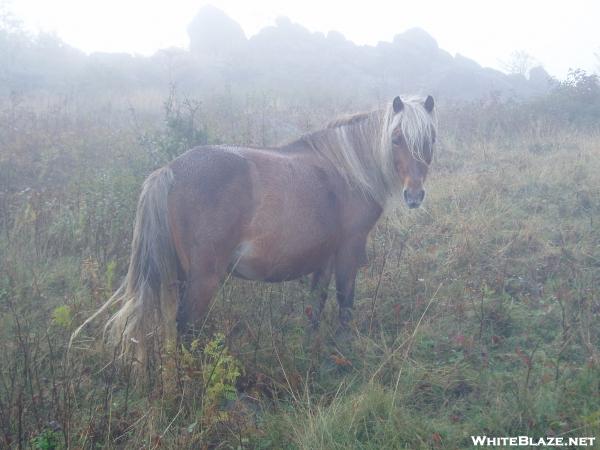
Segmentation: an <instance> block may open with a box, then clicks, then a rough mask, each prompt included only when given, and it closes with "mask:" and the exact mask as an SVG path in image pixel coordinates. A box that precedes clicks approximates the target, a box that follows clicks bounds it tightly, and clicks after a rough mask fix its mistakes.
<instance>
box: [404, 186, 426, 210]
mask: <svg viewBox="0 0 600 450" xmlns="http://www.w3.org/2000/svg"><path fill="white" fill-rule="evenodd" d="M403 194H404V201H405V202H406V206H408V207H409V208H410V209H415V208H418V207H419V206H421V204H422V203H423V200H424V199H425V191H424V190H423V189H420V190H418V191H414V190H412V189H404V193H403Z"/></svg>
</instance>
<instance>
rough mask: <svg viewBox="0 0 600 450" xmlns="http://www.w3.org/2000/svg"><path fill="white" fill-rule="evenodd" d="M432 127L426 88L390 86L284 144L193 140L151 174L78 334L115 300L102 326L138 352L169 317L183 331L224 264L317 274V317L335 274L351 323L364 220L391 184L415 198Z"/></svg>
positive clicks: (250, 273)
mask: <svg viewBox="0 0 600 450" xmlns="http://www.w3.org/2000/svg"><path fill="white" fill-rule="evenodd" d="M435 136H436V120H435V114H434V102H433V98H432V97H431V96H428V97H427V99H425V100H424V101H422V100H418V99H409V100H405V101H402V100H401V99H400V97H396V98H394V100H393V102H392V103H391V104H389V105H388V106H387V107H386V108H385V109H384V110H378V111H373V112H369V113H362V114H356V115H353V116H349V117H347V118H344V119H340V120H337V121H335V122H332V123H331V124H330V125H329V126H328V127H327V128H325V129H323V130H319V131H316V132H314V133H311V134H308V135H305V136H303V137H301V138H300V139H298V140H296V141H294V142H292V143H290V144H287V145H284V146H282V147H279V148H274V149H265V148H250V147H231V146H204V147H197V148H194V149H192V150H189V151H188V152H186V153H184V154H183V155H181V156H179V157H178V158H176V159H175V160H173V161H172V162H171V163H170V164H169V165H167V166H165V167H162V168H161V169H158V170H157V171H155V172H154V173H152V174H151V175H150V176H149V177H148V178H147V179H146V181H145V183H144V186H143V190H142V193H141V195H140V199H139V203H138V207H137V215H136V221H135V229H134V233H133V242H132V252H131V260H130V264H129V270H128V273H127V277H126V279H125V281H124V282H123V284H122V285H121V287H120V288H119V290H118V291H117V292H116V293H115V294H114V295H113V296H112V297H111V299H110V300H108V302H107V303H106V304H105V305H104V306H102V308H100V310H98V311H97V312H96V313H95V314H94V315H93V316H92V317H90V318H89V319H88V320H87V321H86V322H84V324H83V325H81V327H79V328H78V330H77V331H76V332H75V333H74V335H73V337H75V335H76V334H77V333H78V332H79V331H80V330H81V328H83V326H84V325H85V324H87V323H88V322H90V321H91V320H92V319H93V318H94V317H96V316H97V315H98V314H100V313H101V312H102V311H105V310H106V309H107V308H109V307H110V306H111V305H113V304H119V305H120V309H119V310H118V311H117V313H116V314H114V315H113V316H112V317H111V318H110V320H109V321H108V323H107V324H106V330H107V331H108V332H109V337H110V338H111V339H112V341H113V343H121V345H122V346H123V350H126V349H127V348H128V347H130V346H131V345H134V346H135V349H136V351H135V353H136V354H143V353H144V352H145V351H146V350H147V348H146V346H147V343H148V340H149V339H150V338H152V337H153V336H157V335H158V336H159V337H161V338H164V337H174V336H175V323H176V324H177V331H178V332H179V333H182V332H184V331H186V330H187V329H188V327H189V326H191V325H194V324H199V322H200V321H201V320H203V319H204V318H205V317H206V313H207V309H208V307H209V305H210V302H211V299H212V298H213V296H214V295H215V292H216V290H217V288H218V286H219V284H220V282H221V281H222V280H223V278H224V276H226V275H227V274H232V275H234V276H237V277H240V278H245V279H248V280H262V281H270V282H279V281H285V280H292V279H295V278H298V277H301V276H303V275H308V274H313V279H312V290H313V291H314V297H315V301H314V305H313V310H312V311H313V312H312V324H313V326H314V327H317V326H318V323H319V316H320V313H321V310H322V309H323V306H324V303H325V300H326V298H327V289H328V286H329V282H330V279H331V276H332V274H334V273H335V282H336V292H337V300H338V303H339V318H340V321H341V323H342V324H343V325H347V324H348V321H349V320H350V319H351V310H352V307H353V299H354V284H355V279H356V274H357V271H358V268H359V267H360V266H361V265H364V264H365V263H366V252H365V245H366V241H367V236H368V234H369V231H370V230H371V229H372V228H373V226H374V225H375V223H376V222H377V220H378V219H379V217H380V215H381V214H382V212H383V210H384V208H385V207H386V205H388V204H389V200H390V198H391V197H393V196H394V195H396V194H399V193H402V195H403V196H404V200H405V201H406V204H407V205H408V207H409V208H416V207H418V206H420V204H421V202H422V201H423V198H424V196H425V191H424V190H423V183H424V181H425V177H426V175H427V169H428V166H429V164H430V163H431V159H432V153H433V145H434V143H435ZM181 286H185V287H184V288H183V289H181ZM167 330H169V331H167ZM71 340H73V338H71Z"/></svg>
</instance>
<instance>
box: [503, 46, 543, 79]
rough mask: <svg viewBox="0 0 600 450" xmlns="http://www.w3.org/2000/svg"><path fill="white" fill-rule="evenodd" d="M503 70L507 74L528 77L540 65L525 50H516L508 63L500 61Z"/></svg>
mask: <svg viewBox="0 0 600 450" xmlns="http://www.w3.org/2000/svg"><path fill="white" fill-rule="evenodd" d="M500 65H501V67H502V69H504V70H505V71H506V72H508V73H511V74H516V75H523V76H524V77H527V75H528V74H529V71H530V70H531V69H532V68H533V67H535V66H537V65H539V64H538V62H537V61H536V59H535V58H534V57H533V56H531V55H530V54H529V53H527V52H526V51H525V50H515V51H514V52H512V53H511V54H510V56H509V58H508V60H506V61H500Z"/></svg>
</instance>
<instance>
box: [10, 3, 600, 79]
mask: <svg viewBox="0 0 600 450" xmlns="http://www.w3.org/2000/svg"><path fill="white" fill-rule="evenodd" d="M205 4H206V2H203V1H196V0H176V1H170V2H147V1H143V0H132V1H127V2H123V1H118V0H105V1H103V2H91V1H85V2H83V1H77V0H55V1H52V2H47V1H43V0H19V1H18V2H14V1H13V2H8V3H6V2H5V5H7V7H8V9H9V10H12V11H13V12H14V14H15V16H17V17H18V18H19V19H21V20H22V22H23V25H24V27H25V28H26V29H28V30H31V31H39V30H42V31H48V32H54V33H56V34H57V35H58V37H60V38H61V39H62V40H64V41H65V42H67V43H68V44H70V45H72V46H74V47H76V48H79V49H82V50H83V51H85V52H87V53H91V52H98V51H103V52H128V53H138V54H142V55H150V54H153V53H154V52H156V51H157V50H158V49H161V48H166V47H171V46H177V47H186V46H187V44H188V38H187V34H186V27H187V25H188V23H189V22H190V20H191V18H192V17H193V16H194V14H195V13H196V12H197V11H198V10H199V9H200V8H201V7H202V6H203V5H205ZM210 4H212V5H214V6H216V7H217V8H219V9H221V10H223V11H224V12H225V13H226V14H227V15H229V16H230V17H231V18H232V19H233V20H235V21H236V22H238V23H239V24H240V25H241V27H242V29H243V30H244V32H245V34H246V36H247V37H251V36H253V35H255V34H256V33H257V32H258V31H259V30H260V29H262V28H263V27H265V26H268V25H272V24H273V23H274V21H275V19H276V18H277V17H279V16H286V17H288V18H290V19H291V20H292V21H294V22H297V23H299V24H301V25H303V26H304V27H306V28H308V29H309V30H310V31H313V32H322V33H325V34H326V33H327V32H328V31H330V30H336V31H338V32H340V33H342V34H343V35H344V36H345V37H346V38H347V39H349V40H351V41H353V42H354V43H356V44H361V45H364V44H368V45H375V44H377V42H379V41H391V40H392V38H393V37H394V35H396V34H398V33H401V32H403V31H405V30H407V29H409V28H413V27H420V28H422V29H424V30H425V31H427V32H428V33H429V34H431V35H432V36H433V37H434V38H435V39H436V40H437V41H438V43H439V45H440V47H441V48H443V49H444V50H447V51H449V52H450V53H451V54H453V55H454V54H456V53H459V54H461V55H464V56H467V57H469V58H471V59H474V60H475V61H477V62H478V63H480V64H481V65H483V66H486V67H492V68H496V69H501V70H506V62H507V61H509V60H510V58H511V54H512V53H513V52H515V51H522V52H526V53H527V54H529V55H531V56H532V57H533V58H534V59H535V60H536V61H537V62H538V63H539V64H541V65H542V66H544V68H545V69H546V70H547V71H548V73H550V74H551V75H553V76H555V77H558V78H563V77H564V76H565V75H566V73H567V71H568V69H569V68H582V69H584V70H587V71H588V72H590V71H594V70H596V71H598V64H599V63H598V57H597V56H595V53H597V52H599V51H600V33H599V32H598V28H597V18H598V17H600V2H596V1H593V0H573V1H570V2H568V3H565V2H547V1H542V0H536V1H527V2H523V1H518V0H503V1H486V2H481V1H469V0H458V1H452V2H449V1H434V0H425V1H419V2H400V1H396V2H389V1H382V0H373V1H369V2H346V1H341V0H333V1H329V2H322V1H317V0H307V1H303V2H291V1H280V0H256V1H253V2H245V1H241V0H213V1H212V2H210Z"/></svg>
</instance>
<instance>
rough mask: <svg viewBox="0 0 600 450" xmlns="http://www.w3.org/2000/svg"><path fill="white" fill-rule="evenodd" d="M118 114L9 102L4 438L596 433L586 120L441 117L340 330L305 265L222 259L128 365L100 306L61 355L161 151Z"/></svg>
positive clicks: (94, 296) (457, 441) (597, 178)
mask: <svg viewBox="0 0 600 450" xmlns="http://www.w3.org/2000/svg"><path fill="white" fill-rule="evenodd" d="M111 114H113V113H110V111H109V112H107V111H103V112H102V114H100V113H98V115H96V116H95V115H93V114H90V115H89V116H83V117H82V116H81V115H79V114H77V113H76V112H73V111H63V110H61V111H59V112H58V113H56V114H53V113H52V111H51V109H49V110H48V111H44V112H33V111H31V110H29V109H27V108H24V107H23V108H14V107H13V108H8V107H7V108H5V109H3V111H2V119H3V120H2V122H0V123H2V124H4V125H2V127H3V128H2V130H1V133H0V135H1V137H2V142H3V143H4V145H3V150H2V154H1V155H0V163H1V167H2V172H1V173H0V174H1V175H2V181H1V182H0V183H1V184H2V187H3V192H5V194H3V197H1V198H0V214H1V217H0V219H1V222H0V225H1V226H2V229H0V232H1V233H0V269H1V271H0V448H36V449H58V448H66V447H68V448H132V449H134V448H136V449H137V448H234V449H238V448H299V449H337V448H339V449H354V448H357V449H380V448H407V449H421V448H424V449H462V448H471V447H472V443H471V439H470V436H471V435H487V436H519V435H527V436H532V437H545V436H565V437H569V436H597V437H599V438H600V226H599V225H600V224H599V222H600V214H599V213H600V136H598V135H595V134H593V133H587V132H578V131H573V130H571V129H567V128H565V129H561V128H556V127H546V128H544V127H542V126H540V127H534V126H532V127H530V128H526V129H525V130H522V131H519V132H518V133H517V132H515V133H513V134H510V135H508V134H507V135H506V136H504V135H503V134H501V133H500V134H499V133H493V132H489V133H483V134H481V135H476V134H473V135H465V134H461V132H460V130H459V129H458V128H456V127H455V128H452V129H446V130H444V121H443V120H441V123H440V128H441V130H442V136H441V139H440V146H439V149H438V153H437V156H436V161H435V162H434V166H433V169H432V171H431V174H430V178H429V180H428V182H427V186H426V187H427V199H426V202H425V206H424V208H422V209H420V210H416V211H409V210H407V209H406V208H405V207H403V206H402V205H400V206H399V207H398V208H396V209H394V210H392V211H391V212H390V213H389V214H388V216H387V217H385V218H384V219H382V220H381V222H380V223H379V225H378V226H377V228H376V230H374V232H373V233H372V235H371V239H370V242H369V257H370V262H369V265H368V266H367V267H365V268H364V269H363V270H362V271H361V273H360V275H359V279H358V283H357V293H356V300H355V313H354V321H353V323H352V331H353V335H352V337H351V338H350V339H348V336H345V337H340V335H339V334H338V333H337V330H336V326H337V305H336V304H335V303H336V302H335V300H334V299H333V298H332V297H333V292H330V294H331V295H330V299H329V302H328V305H327V308H326V311H325V314H324V316H325V317H324V320H323V323H322V327H321V329H320V330H319V333H318V335H316V336H309V335H308V334H307V332H306V325H307V318H306V313H305V308H306V306H307V305H308V304H309V293H308V287H307V283H306V282H289V283H284V284H260V283H249V282H241V281H237V280H233V279H229V280H226V282H225V283H224V285H223V287H222V288H221V290H220V292H219V295H218V297H217V299H216V300H215V302H214V307H213V309H212V310H211V313H210V319H209V320H208V323H207V326H206V327H205V328H204V329H203V330H202V332H201V333H200V334H199V336H198V339H197V340H196V341H194V342H192V343H190V344H189V345H187V346H186V347H184V348H179V349H175V348H174V346H173V344H172V343H167V344H166V345H165V347H164V349H163V351H162V352H161V355H160V358H159V359H158V360H157V367H156V370H155V371H154V373H153V374H152V376H151V377H150V379H148V380H146V381H145V382H139V378H140V377H139V374H137V373H135V372H132V370H131V364H129V363H128V362H127V361H125V362H121V363H120V364H114V361H115V358H114V355H113V354H112V353H111V351H110V349H102V348H101V346H99V345H98V343H99V341H100V337H99V336H100V334H101V324H100V323H98V324H96V326H95V327H92V328H91V329H89V330H86V333H85V335H84V336H83V337H81V338H79V339H78V341H77V342H76V344H75V347H74V348H73V350H72V351H71V354H70V355H69V356H67V353H66V349H67V343H68V339H69V336H70V333H71V332H72V330H73V329H74V328H75V327H76V326H77V325H78V324H79V323H81V322H82V321H83V320H84V319H85V318H86V317H87V316H88V315H89V314H90V313H91V312H92V311H94V310H95V309H96V308H97V307H98V306H99V305H100V304H102V303H103V302H104V301H105V300H106V299H107V298H108V296H109V295H110V294H111V292H112V291H113V290H114V289H115V288H116V286H117V285H118V283H119V282H120V279H121V277H122V276H123V275H124V272H125V268H126V264H127V259H128V250H129V248H128V247H129V241H130V235H131V227H132V221H133V214H134V205H135V202H136V200H137V195H138V193H139V189H140V186H141V182H142V181H143V179H144V177H145V176H146V175H147V174H148V173H149V172H150V170H151V168H152V167H155V166H156V165H157V164H159V163H161V159H160V158H161V157H163V158H164V156H161V157H157V155H156V154H155V153H153V152H152V151H149V150H148V149H154V148H165V145H164V141H163V140H161V139H160V136H159V135H156V134H152V133H153V132H150V131H147V132H146V131H144V133H142V134H141V133H140V131H139V129H138V128H136V127H135V126H133V125H131V126H130V124H129V123H126V122H127V121H122V120H119V119H118V118H115V117H114V114H113V115H111ZM442 119H443V116H442ZM157 136H159V137H157ZM163 137H164V136H163ZM149 142H150V144H149ZM176 144H177V143H176ZM169 148H170V147H169ZM159 156H160V155H159Z"/></svg>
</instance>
